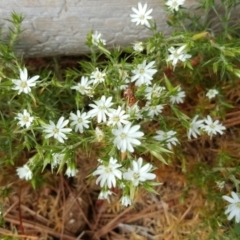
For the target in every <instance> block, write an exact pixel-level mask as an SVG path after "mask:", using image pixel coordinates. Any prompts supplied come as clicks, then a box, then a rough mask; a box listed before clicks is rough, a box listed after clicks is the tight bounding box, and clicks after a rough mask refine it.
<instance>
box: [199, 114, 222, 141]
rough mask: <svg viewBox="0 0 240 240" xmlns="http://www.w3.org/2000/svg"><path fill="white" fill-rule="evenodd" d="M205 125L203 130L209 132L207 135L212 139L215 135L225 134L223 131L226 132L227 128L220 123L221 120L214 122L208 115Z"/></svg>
mask: <svg viewBox="0 0 240 240" xmlns="http://www.w3.org/2000/svg"><path fill="white" fill-rule="evenodd" d="M204 123H205V124H206V125H204V126H203V127H202V129H203V130H204V131H205V132H207V134H208V135H209V136H210V137H212V136H213V135H216V134H217V133H219V134H221V135H222V134H223V131H224V130H226V127H224V126H223V125H222V124H221V123H219V120H215V121H214V122H213V120H212V118H211V117H210V116H209V115H208V116H207V118H206V119H205V120H204Z"/></svg>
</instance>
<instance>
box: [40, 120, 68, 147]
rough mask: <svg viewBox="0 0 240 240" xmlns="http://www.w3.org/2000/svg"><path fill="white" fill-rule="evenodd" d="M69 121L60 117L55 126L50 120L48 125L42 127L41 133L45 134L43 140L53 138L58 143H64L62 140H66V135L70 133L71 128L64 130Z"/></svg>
mask: <svg viewBox="0 0 240 240" xmlns="http://www.w3.org/2000/svg"><path fill="white" fill-rule="evenodd" d="M68 122H69V120H64V117H60V118H59V120H58V122H57V124H55V123H54V122H52V121H51V120H50V124H46V125H44V126H43V132H45V133H47V135H46V136H45V138H50V137H54V138H55V139H57V140H58V141H59V142H61V143H64V140H65V139H67V136H66V134H67V133H69V132H71V131H72V129H71V128H65V126H66V125H67V124H68Z"/></svg>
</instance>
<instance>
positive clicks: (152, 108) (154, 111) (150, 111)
mask: <svg viewBox="0 0 240 240" xmlns="http://www.w3.org/2000/svg"><path fill="white" fill-rule="evenodd" d="M144 109H145V111H147V115H148V116H149V117H150V118H153V117H154V116H157V115H159V113H161V112H162V110H163V105H162V104H158V105H151V104H150V103H149V102H147V104H146V106H145V107H144Z"/></svg>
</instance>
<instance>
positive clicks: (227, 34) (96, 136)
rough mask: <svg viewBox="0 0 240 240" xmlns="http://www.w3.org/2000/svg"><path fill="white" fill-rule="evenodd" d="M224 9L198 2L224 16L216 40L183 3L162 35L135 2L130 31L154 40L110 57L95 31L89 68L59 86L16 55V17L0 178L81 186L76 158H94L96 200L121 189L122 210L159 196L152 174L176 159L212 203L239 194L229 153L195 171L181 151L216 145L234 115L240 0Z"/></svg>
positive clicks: (3, 50)
mask: <svg viewBox="0 0 240 240" xmlns="http://www.w3.org/2000/svg"><path fill="white" fill-rule="evenodd" d="M219 4H220V6H221V7H222V8H223V9H224V14H222V15H220V12H218V10H219V9H221V8H217V7H216V5H215V4H214V1H208V0H205V1H202V3H201V5H200V7H199V8H201V9H202V11H205V13H206V14H205V16H208V17H210V15H209V14H211V13H214V14H215V15H216V16H217V17H218V30H219V32H217V31H216V32H214V31H215V29H214V26H213V25H211V24H213V23H212V22H211V21H210V23H209V19H208V17H206V19H202V16H199V15H198V11H196V13H195V14H193V13H192V12H191V11H188V9H185V8H184V0H168V1H166V11H167V14H168V19H169V22H168V23H169V25H170V26H171V27H172V28H173V33H172V34H171V35H170V36H166V35H164V34H163V33H161V32H159V31H158V30H157V25H156V23H155V22H154V19H153V18H152V16H151V13H152V11H153V10H152V9H150V7H151V6H148V5H147V4H146V3H145V4H142V3H138V6H137V7H133V8H132V13H131V12H129V14H130V18H131V22H133V24H134V23H136V25H137V27H138V26H139V25H143V26H144V27H146V28H148V29H149V31H152V36H151V37H149V38H148V39H146V40H145V41H138V42H135V43H134V44H133V46H128V47H116V48H114V49H111V50H109V49H108V48H107V47H106V44H107V41H105V40H104V39H103V38H104V36H102V34H101V33H99V32H97V31H95V32H93V31H91V32H90V33H89V34H88V36H87V41H86V44H87V46H89V49H90V51H91V53H90V54H89V55H88V58H89V59H88V60H86V61H85V60H82V61H80V62H79V67H78V68H74V69H67V70H66V71H65V72H64V75H63V78H62V79H60V78H59V77H58V76H57V75H56V74H55V73H54V72H51V71H48V70H47V69H46V70H43V71H41V72H39V73H37V75H36V72H33V73H32V72H30V73H29V70H28V69H27V68H26V67H25V65H24V60H23V59H22V58H21V57H19V56H16V55H15V53H14V43H15V42H16V41H17V36H18V35H19V33H20V25H21V22H22V20H23V17H22V16H20V15H18V14H16V13H13V14H12V20H11V21H12V23H13V28H11V29H10V31H9V38H8V39H7V40H6V39H5V40H3V39H2V40H1V42H0V61H1V69H0V78H1V81H0V101H1V112H0V114H1V115H0V132H1V134H0V156H1V158H0V164H1V175H2V176H3V177H4V178H7V177H8V175H7V174H9V172H10V169H12V168H16V174H17V175H18V177H19V178H20V179H22V180H26V181H30V182H31V184H32V186H33V187H34V188H37V186H38V185H39V184H40V183H41V178H42V176H41V174H42V172H43V171H52V174H57V173H59V172H64V173H65V175H66V176H67V177H75V176H76V175H77V174H78V170H79V169H78V168H79V167H80V168H81V163H78V162H77V160H76V152H77V151H79V150H80V151H82V152H85V153H86V154H87V155H90V154H91V152H94V151H95V153H96V155H97V157H96V159H95V168H94V169H92V172H91V173H89V180H91V181H96V184H98V185H99V186H100V187H101V191H100V193H99V198H100V199H107V200H110V199H111V195H112V194H114V191H115V189H116V188H117V189H119V190H120V191H121V197H120V199H119V201H120V202H121V204H122V205H123V206H128V205H132V204H134V196H135V193H136V191H138V189H139V188H143V189H145V190H147V191H149V192H153V193H156V194H157V192H155V190H154V187H155V186H157V185H159V184H161V183H160V182H158V181H157V178H156V177H157V176H156V175H157V174H156V171H155V170H156V169H157V168H158V167H160V166H161V165H164V164H175V159H180V160H181V166H182V170H183V171H184V172H186V175H188V178H189V179H191V182H193V183H195V184H196V186H199V187H201V188H204V189H208V191H209V194H208V196H211V195H214V193H215V192H216V189H215V190H214V188H216V186H217V187H218V188H219V189H218V190H217V191H219V192H218V194H217V201H218V202H222V198H221V195H222V193H221V192H220V190H222V189H224V188H225V187H224V186H225V185H226V183H228V184H231V186H232V187H231V189H234V188H235V189H236V190H237V192H239V180H238V178H239V176H238V166H237V162H238V159H237V158H234V157H232V156H231V154H229V153H228V152H227V150H228V149H227V147H226V148H223V147H222V148H221V149H220V150H218V152H217V154H216V155H214V159H212V163H211V164H209V162H208V163H205V162H204V161H205V160H206V159H201V157H200V156H203V155H204V154H202V153H201V154H200V153H199V156H198V155H196V156H195V158H196V162H197V163H198V164H195V167H194V171H193V172H191V170H190V168H189V166H190V165H191V164H189V160H188V159H187V150H186V148H184V147H183V146H186V144H192V145H194V144H198V143H201V142H204V141H205V142H208V144H214V143H215V142H216V141H217V140H216V138H219V136H217V135H224V134H225V133H226V132H227V131H228V129H230V128H228V125H229V126H231V123H229V122H227V124H226V125H224V124H223V123H222V122H223V121H225V122H226V114H227V112H228V111H229V110H230V109H233V108H234V102H233V101H231V100H229V99H230V98H229V95H228V94H229V92H230V90H231V89H234V88H235V87H236V86H238V81H239V78H240V70H239V66H240V41H239V38H238V36H239V32H238V30H239V29H238V28H237V27H239V26H237V25H236V26H235V25H230V24H229V23H231V11H232V9H233V8H235V7H237V6H238V1H234V0H228V1H224V0H222V1H221V2H220V3H219ZM214 19H216V17H215V18H214ZM212 29H213V30H212ZM186 102H187V103H188V104H186ZM205 156H206V155H205ZM206 157H207V156H206ZM192 173H194V174H192ZM11 184H12V183H11V182H10V181H8V182H7V185H5V186H2V189H5V191H7V190H6V189H9V188H10V187H11ZM2 192H3V191H2ZM211 193H213V194H211ZM231 195H232V198H230V197H228V196H223V198H224V200H226V201H228V202H229V206H228V207H227V210H226V214H229V216H228V219H229V220H231V219H232V218H234V217H235V220H236V222H237V223H239V222H240V207H239V206H240V198H239V196H238V193H235V191H234V190H232V193H231ZM215 200H216V199H214V201H215ZM222 219H223V218H222Z"/></svg>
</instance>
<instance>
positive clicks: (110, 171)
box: [93, 157, 122, 188]
mask: <svg viewBox="0 0 240 240" xmlns="http://www.w3.org/2000/svg"><path fill="white" fill-rule="evenodd" d="M121 166H122V165H121V164H118V163H117V159H114V158H113V157H111V158H110V160H109V163H108V165H104V164H103V165H100V166H98V168H97V170H95V171H94V172H93V176H96V175H99V176H98V178H97V180H96V184H98V183H99V182H100V187H104V185H105V184H107V186H108V188H112V187H116V178H118V179H122V172H121V171H120V170H119V169H118V168H119V167H121Z"/></svg>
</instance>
